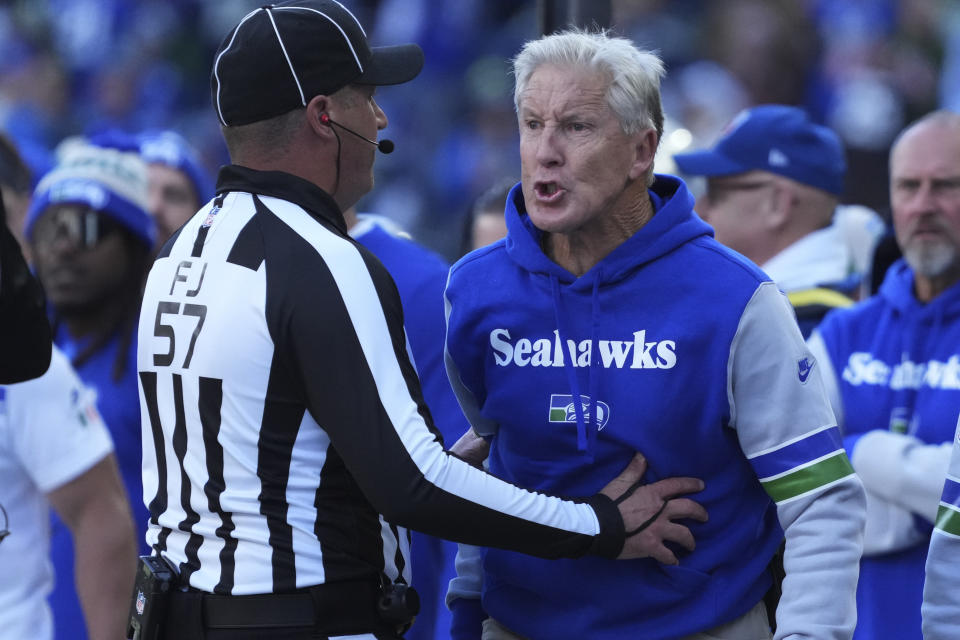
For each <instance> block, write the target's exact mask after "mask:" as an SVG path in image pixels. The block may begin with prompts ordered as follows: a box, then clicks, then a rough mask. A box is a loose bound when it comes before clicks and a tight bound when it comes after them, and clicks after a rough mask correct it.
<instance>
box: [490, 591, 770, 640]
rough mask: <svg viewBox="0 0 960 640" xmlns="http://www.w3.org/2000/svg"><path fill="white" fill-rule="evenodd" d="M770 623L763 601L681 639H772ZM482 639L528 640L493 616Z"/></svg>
mask: <svg viewBox="0 0 960 640" xmlns="http://www.w3.org/2000/svg"><path fill="white" fill-rule="evenodd" d="M772 637H773V634H772V633H770V624H769V623H768V621H767V608H766V606H764V604H763V601H762V600H761V601H760V602H758V603H757V605H756V606H755V607H754V608H753V609H750V611H747V612H746V613H745V614H744V615H742V616H740V617H739V618H737V619H736V620H734V621H732V622H728V623H726V624H721V625H719V626H717V627H714V628H713V629H710V630H708V631H704V632H702V633H694V634H693V635H689V636H684V637H683V638H680V639H679V640H770V638H772ZM481 640H527V639H526V638H524V637H523V636H521V635H517V634H516V633H514V632H513V631H510V630H509V629H507V628H506V627H504V626H503V625H502V624H500V623H499V622H497V621H496V620H494V619H493V618H487V619H486V620H484V621H483V635H482V636H481Z"/></svg>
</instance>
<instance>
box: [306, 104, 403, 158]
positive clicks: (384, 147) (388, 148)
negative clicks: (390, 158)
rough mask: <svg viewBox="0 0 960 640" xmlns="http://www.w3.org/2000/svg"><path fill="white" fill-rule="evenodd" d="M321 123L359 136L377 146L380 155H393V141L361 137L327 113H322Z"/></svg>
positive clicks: (360, 136)
mask: <svg viewBox="0 0 960 640" xmlns="http://www.w3.org/2000/svg"><path fill="white" fill-rule="evenodd" d="M320 122H322V123H323V124H326V125H333V124H335V125H337V126H338V127H340V128H341V129H343V130H344V131H346V132H347V133H351V134H353V135H355V136H357V137H358V138H360V139H361V140H363V141H364V142H369V143H370V144H372V145H373V146H375V147H376V148H377V149H379V150H380V153H393V141H392V140H381V141H380V142H377V141H376V140H371V139H370V138H367V137H364V136H362V135H360V134H359V133H357V132H356V131H354V130H353V129H348V128H347V127H345V126H343V125H342V124H340V123H339V122H336V121H335V120H333V119H332V118H331V117H330V116H328V115H327V114H325V113H321V114H320Z"/></svg>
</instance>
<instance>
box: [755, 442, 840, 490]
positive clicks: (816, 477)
mask: <svg viewBox="0 0 960 640" xmlns="http://www.w3.org/2000/svg"><path fill="white" fill-rule="evenodd" d="M849 475H853V467H852V466H851V465H850V460H849V459H848V458H847V454H846V453H844V452H843V451H840V452H838V453H837V455H835V456H830V457H829V458H825V459H823V460H821V461H820V462H818V463H816V464H812V465H810V466H809V467H804V468H802V469H797V470H796V471H794V472H792V473H788V474H787V475H785V476H780V477H779V478H777V479H775V480H761V481H760V483H761V484H762V485H763V488H764V489H766V491H767V493H768V494H770V497H771V498H773V501H774V502H783V501H784V500H789V499H790V498H795V497H797V496H799V495H801V494H804V493H807V492H808V491H813V490H814V489H817V488H819V487H822V486H823V485H825V484H830V483H831V482H834V481H836V480H839V479H840V478H844V477H846V476H849Z"/></svg>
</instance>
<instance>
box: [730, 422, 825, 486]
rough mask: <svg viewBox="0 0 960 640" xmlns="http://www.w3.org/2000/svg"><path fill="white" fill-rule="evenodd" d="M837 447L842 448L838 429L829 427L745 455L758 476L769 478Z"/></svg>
mask: <svg viewBox="0 0 960 640" xmlns="http://www.w3.org/2000/svg"><path fill="white" fill-rule="evenodd" d="M837 449H843V443H842V442H841V440H840V431H839V430H838V429H837V428H836V427H829V428H827V429H823V430H820V431H815V432H813V433H811V434H809V435H807V436H804V437H802V438H800V439H799V440H796V441H794V442H791V443H789V444H787V445H784V446H782V447H779V448H777V449H774V450H767V451H764V452H761V453H759V454H754V455H752V456H747V457H748V458H749V459H750V464H751V465H753V469H754V471H756V473H757V477H758V478H769V477H770V476H775V475H777V474H780V473H784V472H786V471H790V470H791V469H794V468H796V467H798V466H800V465H802V464H805V463H807V462H810V461H811V460H816V459H817V458H820V457H822V456H825V455H827V454H829V453H832V452H834V451H836V450H837Z"/></svg>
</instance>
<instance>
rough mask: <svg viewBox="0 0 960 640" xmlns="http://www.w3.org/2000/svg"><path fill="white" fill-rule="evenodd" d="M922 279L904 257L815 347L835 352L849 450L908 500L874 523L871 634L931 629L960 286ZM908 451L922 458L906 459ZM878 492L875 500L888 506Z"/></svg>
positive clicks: (867, 603) (865, 627)
mask: <svg viewBox="0 0 960 640" xmlns="http://www.w3.org/2000/svg"><path fill="white" fill-rule="evenodd" d="M913 287H914V274H913V270H912V269H911V268H910V267H909V266H908V265H907V264H906V262H905V261H904V260H902V259H901V260H899V261H897V262H896V263H894V265H893V266H891V267H890V269H889V270H888V271H887V275H886V277H885V278H884V281H883V284H882V285H881V287H880V291H879V292H878V294H877V295H876V296H873V297H872V298H870V299H869V300H866V301H864V302H861V303H860V304H858V305H857V306H855V307H852V308H850V309H844V310H837V311H834V312H831V313H830V314H828V315H827V317H826V318H825V319H824V321H823V323H822V324H821V325H820V327H819V328H818V330H817V332H816V333H814V336H813V337H811V345H810V346H811V350H812V351H814V353H815V354H817V353H819V352H822V351H825V353H826V355H827V356H828V357H820V358H819V360H820V361H822V362H823V364H824V367H825V371H826V372H828V373H830V374H831V375H828V376H827V378H826V379H827V383H828V385H827V387H828V389H831V388H833V389H835V391H833V395H834V397H835V398H834V405H835V412H836V413H837V417H838V419H840V423H841V425H842V426H843V430H844V446H845V448H846V450H847V454H848V455H849V456H850V458H851V460H852V461H853V464H854V467H855V468H856V469H857V473H858V474H860V475H861V477H863V478H864V483H865V484H867V485H868V486H872V487H876V489H875V490H881V489H882V490H883V491H884V493H883V494H881V495H879V498H881V499H882V500H884V501H890V502H892V503H894V504H896V505H899V506H898V507H889V508H888V509H887V511H888V513H887V515H886V517H885V518H884V521H885V523H886V524H885V526H884V527H882V528H880V527H878V528H876V529H874V528H873V527H872V525H871V524H868V526H867V531H866V538H865V544H864V558H863V560H862V561H861V567H860V586H859V589H858V591H857V609H858V611H859V612H860V616H859V622H858V624H857V631H856V634H855V635H854V637H855V638H863V639H864V640H867V639H869V640H887V639H889V640H910V639H916V640H920V638H921V637H922V636H921V632H920V605H921V600H922V593H923V585H924V563H925V562H926V557H927V545H928V543H929V541H930V533H931V530H932V528H933V523H934V522H935V521H936V517H937V511H938V503H939V497H940V491H939V488H940V487H942V486H943V474H942V473H936V472H935V471H934V470H935V469H938V468H941V467H945V466H946V464H947V460H948V458H949V454H950V447H951V443H952V440H953V436H954V430H955V429H956V424H957V411H958V407H960V350H958V347H957V345H960V285H954V286H952V287H950V288H949V289H947V290H945V291H943V292H942V293H940V294H939V295H937V296H936V297H935V298H933V299H932V300H931V301H929V302H927V303H922V302H920V301H919V300H917V298H916V296H915V295H914V289H913ZM865 328H869V329H870V330H869V331H866V330H865ZM818 334H819V335H818ZM923 445H933V446H930V447H924V446H923ZM908 450H912V451H913V453H912V456H913V458H914V462H913V464H910V465H905V464H904V463H903V462H902V461H901V457H902V456H903V455H905V453H904V452H905V451H908ZM906 455H911V454H909V453H907V454H906ZM920 456H923V457H922V458H921V457H920ZM875 478H876V479H878V480H881V481H878V482H873V483H871V482H870V481H871V480H874V479H875ZM925 485H929V486H925ZM871 497H872V492H868V505H871V507H868V508H877V509H879V508H880V505H879V504H877V505H873V504H872V502H873V501H872V500H871V499H870V498H871ZM868 522H869V521H868Z"/></svg>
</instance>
